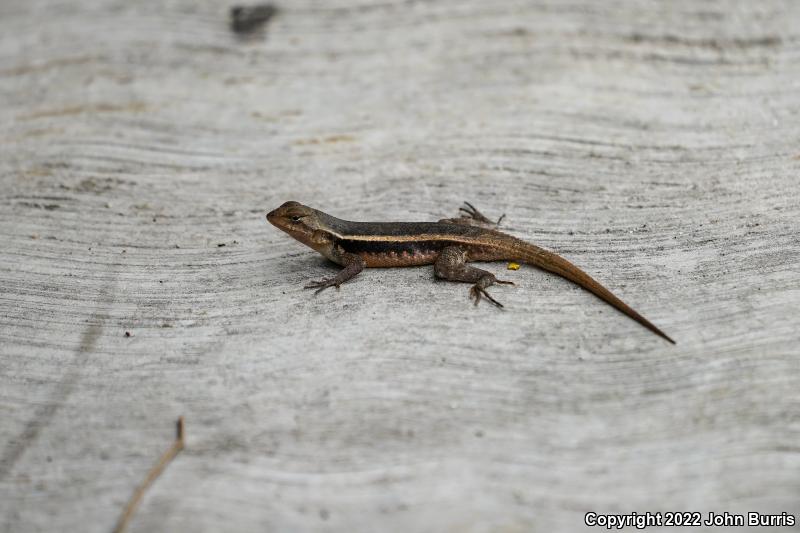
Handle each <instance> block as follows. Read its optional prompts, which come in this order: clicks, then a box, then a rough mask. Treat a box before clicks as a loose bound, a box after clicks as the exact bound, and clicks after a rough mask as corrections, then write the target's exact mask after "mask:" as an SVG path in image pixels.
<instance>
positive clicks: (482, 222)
mask: <svg viewBox="0 0 800 533" xmlns="http://www.w3.org/2000/svg"><path fill="white" fill-rule="evenodd" d="M458 210H459V212H460V213H463V214H460V216H459V217H458V218H443V219H441V220H440V221H439V222H446V223H449V224H461V225H464V226H480V227H487V226H488V227H490V228H492V229H494V228H496V227H498V226H499V225H500V222H502V221H503V219H504V218H506V216H505V214H504V215H502V216H501V217H500V218H498V219H497V222H495V221H494V220H489V218H488V217H487V216H486V215H484V214H483V213H481V212H480V211H478V209H477V208H476V207H475V206H474V205H472V204H471V203H469V202H464V207H459V208H458Z"/></svg>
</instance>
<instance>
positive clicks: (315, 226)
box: [267, 202, 330, 250]
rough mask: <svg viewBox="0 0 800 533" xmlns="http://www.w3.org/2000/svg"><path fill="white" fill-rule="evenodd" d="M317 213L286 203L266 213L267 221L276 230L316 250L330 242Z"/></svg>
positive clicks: (304, 207) (305, 207)
mask: <svg viewBox="0 0 800 533" xmlns="http://www.w3.org/2000/svg"><path fill="white" fill-rule="evenodd" d="M318 213H319V212H318V211H317V210H316V209H312V208H311V207H308V206H305V205H303V204H301V203H299V202H286V203H285V204H283V205H282V206H280V207H279V208H277V209H275V210H273V211H270V212H269V213H267V220H268V221H269V223H270V224H272V225H273V226H275V227H276V228H278V229H280V230H282V231H285V232H286V233H288V234H289V235H291V236H292V237H294V238H295V239H297V240H298V241H300V242H302V243H303V244H305V245H307V246H310V247H311V248H314V249H315V250H317V249H319V247H320V246H322V245H325V244H327V243H328V242H329V241H330V239H329V237H328V233H327V232H326V231H325V228H324V226H323V224H322V223H321V222H320V219H319V215H318Z"/></svg>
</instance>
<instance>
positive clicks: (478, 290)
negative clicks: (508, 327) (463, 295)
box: [469, 285, 503, 309]
mask: <svg viewBox="0 0 800 533" xmlns="http://www.w3.org/2000/svg"><path fill="white" fill-rule="evenodd" d="M481 296H483V297H484V298H486V299H487V300H489V301H490V302H492V303H493V304H494V305H496V306H497V307H499V308H501V309H502V308H503V304H501V303H500V302H498V301H497V300H495V299H494V298H492V297H491V296H489V293H488V292H486V289H484V288H483V287H481V286H480V285H473V286H472V288H471V289H470V290H469V297H470V298H472V299H473V300H474V301H475V305H478V302H479V301H481Z"/></svg>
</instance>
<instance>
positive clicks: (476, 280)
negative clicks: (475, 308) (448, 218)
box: [433, 246, 514, 307]
mask: <svg viewBox="0 0 800 533" xmlns="http://www.w3.org/2000/svg"><path fill="white" fill-rule="evenodd" d="M433 273H434V274H435V275H436V277H437V278H439V279H445V280H448V281H461V282H465V283H473V284H474V285H472V287H471V288H470V290H469V296H470V298H472V299H473V300H474V302H475V305H478V302H479V301H480V299H481V297H483V298H486V299H487V300H489V301H490V302H492V303H493V304H494V305H496V306H497V307H503V304H501V303H500V302H498V301H497V300H495V299H494V298H492V297H491V296H490V295H489V293H488V292H486V288H487V287H489V286H491V285H494V284H495V283H498V284H502V285H513V284H514V282H512V281H502V280H499V279H497V278H496V277H494V274H492V273H491V272H487V271H486V270H481V269H480V268H475V267H473V266H470V265H468V264H467V252H466V250H464V249H463V248H461V247H459V246H448V247H447V248H445V249H444V250H442V252H441V253H440V254H439V257H438V259H436V263H434V265H433Z"/></svg>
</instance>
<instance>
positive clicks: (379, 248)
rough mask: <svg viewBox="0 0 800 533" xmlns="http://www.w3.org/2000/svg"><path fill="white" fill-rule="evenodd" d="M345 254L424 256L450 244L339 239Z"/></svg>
mask: <svg viewBox="0 0 800 533" xmlns="http://www.w3.org/2000/svg"><path fill="white" fill-rule="evenodd" d="M337 244H339V245H340V246H341V247H342V248H344V251H345V252H349V253H352V254H358V253H368V254H388V253H396V254H402V253H404V252H405V253H409V254H412V255H414V254H426V253H430V252H439V251H440V250H441V249H442V248H444V247H445V246H447V245H448V244H450V243H449V242H447V241H440V240H436V241H405V242H403V241H400V242H397V241H361V240H352V239H341V240H339V241H338V242H337Z"/></svg>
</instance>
